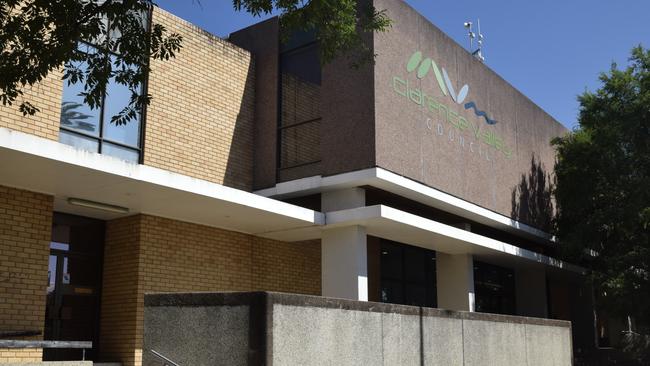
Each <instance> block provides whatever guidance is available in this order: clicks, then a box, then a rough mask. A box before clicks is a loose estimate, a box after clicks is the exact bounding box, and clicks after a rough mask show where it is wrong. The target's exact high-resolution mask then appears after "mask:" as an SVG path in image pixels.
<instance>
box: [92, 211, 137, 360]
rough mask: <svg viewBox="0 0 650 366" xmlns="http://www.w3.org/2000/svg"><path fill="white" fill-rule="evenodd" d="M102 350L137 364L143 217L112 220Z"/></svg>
mask: <svg viewBox="0 0 650 366" xmlns="http://www.w3.org/2000/svg"><path fill="white" fill-rule="evenodd" d="M103 271H104V274H103V279H102V281H103V284H102V297H101V312H100V314H101V320H100V337H99V339H100V351H101V354H102V357H103V358H104V359H106V360H111V361H117V360H123V361H124V362H125V363H126V364H134V360H135V353H134V352H135V347H136V324H137V321H136V319H137V312H138V294H139V293H141V288H140V287H139V285H140V281H139V275H140V217H139V216H130V217H126V218H121V219H116V220H112V221H108V222H107V223H106V237H105V242H104V267H103Z"/></svg>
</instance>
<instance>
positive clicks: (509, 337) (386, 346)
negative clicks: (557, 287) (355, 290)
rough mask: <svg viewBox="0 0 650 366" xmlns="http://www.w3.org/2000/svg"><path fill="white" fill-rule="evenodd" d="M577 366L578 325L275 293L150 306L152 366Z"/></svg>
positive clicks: (195, 297) (162, 298) (147, 355)
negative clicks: (574, 338)
mask: <svg viewBox="0 0 650 366" xmlns="http://www.w3.org/2000/svg"><path fill="white" fill-rule="evenodd" d="M152 350H153V351H155V352H157V353H159V354H160V355H163V356H164V357H167V358H168V359H169V360H171V361H173V362H174V363H176V364H178V365H181V366H186V365H193V366H200V365H445V366H451V365H482V366H485V365H498V366H508V365H513V366H515V365H516V366H522V365H528V366H546V365H562V366H564V365H571V359H572V347H571V325H570V322H566V321H558V320H548V319H538V318H526V317H516V316H503V315H493V314H482V313H468V312H455V311H446V310H440V309H430V308H420V307H414V306H403V305H392V304H383V303H373V302H360V301H349V300H342V299H330V298H323V297H315V296H303V295H290V294H281V293H269V292H247V293H188V294H152V295H146V296H145V314H144V352H143V353H144V354H143V358H144V362H143V364H144V365H145V366H148V365H152V366H153V365H160V364H161V360H160V358H159V357H157V356H155V355H154V353H153V352H151V351H152Z"/></svg>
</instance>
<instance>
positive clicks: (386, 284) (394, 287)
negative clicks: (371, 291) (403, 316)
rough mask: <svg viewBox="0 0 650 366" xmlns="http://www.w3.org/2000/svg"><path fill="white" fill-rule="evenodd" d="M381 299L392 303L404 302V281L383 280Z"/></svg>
mask: <svg viewBox="0 0 650 366" xmlns="http://www.w3.org/2000/svg"><path fill="white" fill-rule="evenodd" d="M381 301H382V302H387V303H392V304H403V303H404V294H403V293H402V283H401V282H399V281H390V280H383V281H381Z"/></svg>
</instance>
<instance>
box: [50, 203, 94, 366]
mask: <svg viewBox="0 0 650 366" xmlns="http://www.w3.org/2000/svg"><path fill="white" fill-rule="evenodd" d="M103 251H104V222H103V221H99V220H94V219H89V218H85V217H79V216H73V215H67V214H61V213H55V214H54V218H53V225H52V242H51V243H50V259H49V268H48V282H47V304H46V308H45V334H44V338H45V340H53V341H92V342H93V349H92V350H87V351H86V359H90V360H93V359H95V357H96V355H97V346H98V336H99V309H100V290H101V283H102V256H103ZM81 353H82V351H81V350H68V349H46V350H44V351H43V359H44V360H46V361H57V360H77V359H81Z"/></svg>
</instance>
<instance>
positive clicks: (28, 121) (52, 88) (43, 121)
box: [0, 71, 63, 141]
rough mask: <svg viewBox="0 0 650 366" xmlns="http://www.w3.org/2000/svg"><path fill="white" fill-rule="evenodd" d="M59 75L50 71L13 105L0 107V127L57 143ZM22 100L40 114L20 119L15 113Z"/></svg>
mask: <svg viewBox="0 0 650 366" xmlns="http://www.w3.org/2000/svg"><path fill="white" fill-rule="evenodd" d="M62 76H63V73H62V72H61V71H55V72H52V73H50V74H49V75H48V76H47V78H45V79H44V80H43V81H42V82H41V83H39V84H36V85H34V86H32V87H28V88H25V90H23V92H24V94H23V96H22V97H20V98H19V99H18V100H17V101H16V103H14V105H13V106H3V105H2V104H0V127H6V128H11V129H12V130H16V131H20V132H25V133H29V134H32V135H36V136H40V137H44V138H47V139H50V140H56V141H58V140H59V123H60V118H61V98H62V96H63V81H62V80H61V77H62ZM22 101H29V102H30V103H32V104H33V105H34V106H36V107H37V108H38V109H40V111H39V112H37V113H36V114H35V115H33V116H23V114H22V113H21V112H20V111H19V110H18V106H19V105H20V103H22Z"/></svg>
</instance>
